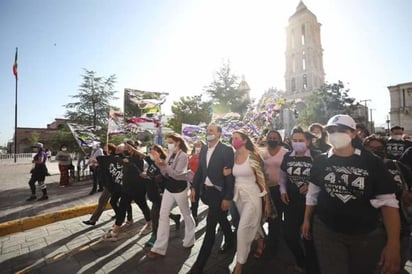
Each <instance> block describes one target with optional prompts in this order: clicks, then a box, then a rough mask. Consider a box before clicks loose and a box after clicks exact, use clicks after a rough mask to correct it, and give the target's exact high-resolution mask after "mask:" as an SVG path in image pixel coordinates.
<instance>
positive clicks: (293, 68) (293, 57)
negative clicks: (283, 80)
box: [292, 54, 296, 73]
mask: <svg viewBox="0 0 412 274" xmlns="http://www.w3.org/2000/svg"><path fill="white" fill-rule="evenodd" d="M292 72H293V73H295V72H296V59H295V55H294V54H292Z"/></svg>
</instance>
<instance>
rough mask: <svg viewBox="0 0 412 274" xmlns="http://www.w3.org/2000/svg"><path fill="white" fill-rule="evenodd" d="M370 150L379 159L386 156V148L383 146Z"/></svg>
mask: <svg viewBox="0 0 412 274" xmlns="http://www.w3.org/2000/svg"><path fill="white" fill-rule="evenodd" d="M370 151H371V152H372V153H373V154H375V155H376V156H378V157H379V158H381V159H384V158H385V156H386V150H385V148H384V147H383V148H378V149H371V150H370Z"/></svg>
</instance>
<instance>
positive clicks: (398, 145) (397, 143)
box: [386, 139, 412, 160]
mask: <svg viewBox="0 0 412 274" xmlns="http://www.w3.org/2000/svg"><path fill="white" fill-rule="evenodd" d="M411 146H412V142H410V141H406V140H395V139H389V140H388V141H387V142H386V152H387V157H388V158H389V159H393V160H399V158H400V157H401V156H402V154H403V153H404V152H405V151H406V149H407V148H409V147H411Z"/></svg>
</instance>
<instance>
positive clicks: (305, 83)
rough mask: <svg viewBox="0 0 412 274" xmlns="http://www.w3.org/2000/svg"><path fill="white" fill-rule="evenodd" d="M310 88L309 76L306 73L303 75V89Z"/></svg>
mask: <svg viewBox="0 0 412 274" xmlns="http://www.w3.org/2000/svg"><path fill="white" fill-rule="evenodd" d="M307 88H308V78H307V77H306V74H304V75H303V89H307Z"/></svg>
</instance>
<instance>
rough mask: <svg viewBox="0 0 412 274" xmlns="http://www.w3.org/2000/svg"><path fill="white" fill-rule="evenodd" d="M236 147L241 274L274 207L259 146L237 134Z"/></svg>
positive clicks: (235, 134) (239, 133)
mask: <svg viewBox="0 0 412 274" xmlns="http://www.w3.org/2000/svg"><path fill="white" fill-rule="evenodd" d="M232 146H233V147H234V148H235V149H236V153H235V164H234V166H233V170H232V172H233V175H234V176H235V190H234V192H235V194H234V198H233V200H234V201H235V203H236V207H237V209H238V211H239V215H240V221H239V226H238V230H237V250H236V268H235V272H234V273H235V274H239V273H242V268H243V265H244V264H245V263H246V261H247V258H248V256H249V252H250V247H251V245H252V242H253V240H255V239H260V240H261V241H263V231H262V229H261V222H262V215H264V216H265V217H268V216H269V215H270V211H271V208H270V200H269V196H268V191H267V187H266V184H265V180H264V175H263V161H262V159H261V157H260V156H259V154H258V153H257V150H256V149H255V146H254V145H253V143H252V142H251V140H250V139H249V137H248V136H247V135H246V134H245V133H243V132H241V131H234V132H233V134H232ZM262 198H263V199H262ZM262 203H263V205H262ZM262 209H263V210H262Z"/></svg>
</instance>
